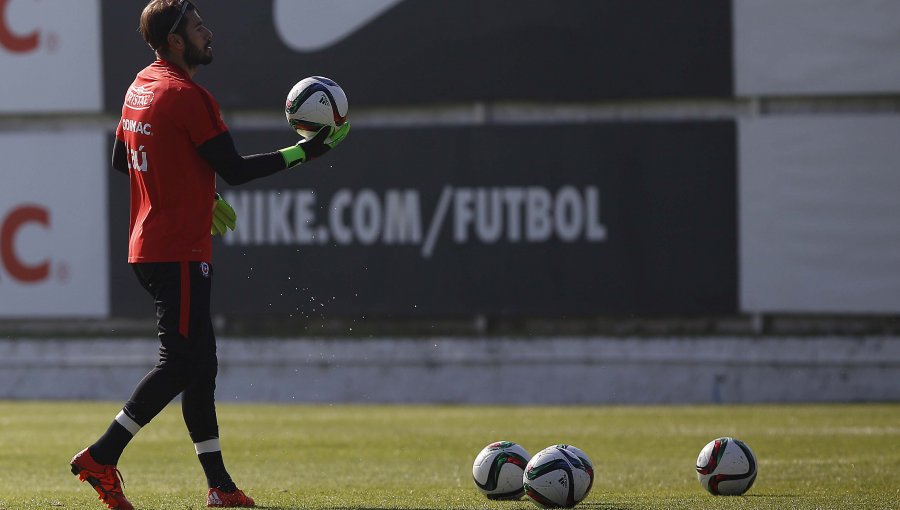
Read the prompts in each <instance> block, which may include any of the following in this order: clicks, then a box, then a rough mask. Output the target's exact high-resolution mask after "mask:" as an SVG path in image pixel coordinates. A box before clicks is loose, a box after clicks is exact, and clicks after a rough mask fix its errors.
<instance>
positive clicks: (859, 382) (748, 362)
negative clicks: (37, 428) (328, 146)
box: [0, 336, 900, 404]
mask: <svg viewBox="0 0 900 510" xmlns="http://www.w3.org/2000/svg"><path fill="white" fill-rule="evenodd" d="M156 357H157V342H156V340H155V339H152V338H150V339H136V338H117V339H112V338H94V339H91V338H66V339H22V340H0V398H4V399H101V400H122V401H124V400H125V399H127V398H128V397H129V395H130V394H131V391H132V389H133V388H134V386H135V384H137V382H138V381H139V380H140V378H141V377H143V375H144V374H145V373H146V372H147V371H148V370H149V369H150V368H151V367H152V366H153V365H154V364H155V362H156V359H157V358H156ZM217 388H218V389H217V399H218V400H219V401H220V402H228V401H237V402H363V403H419V402H434V403H497V404H663V403H665V404H669V403H672V404H686V403H751V402H838V401H840V402H845V401H900V337H893V336H889V337H860V338H848V337H809V338H806V337H709V338H707V337H702V338H701V337H697V338H643V337H642V338H607V337H583V338H579V337H540V338H458V337H454V338H395V339H389V338H368V339H350V338H311V339H274V338H244V339H238V338H220V339H219V377H218V381H217Z"/></svg>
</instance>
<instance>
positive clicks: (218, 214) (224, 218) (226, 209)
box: [209, 193, 237, 235]
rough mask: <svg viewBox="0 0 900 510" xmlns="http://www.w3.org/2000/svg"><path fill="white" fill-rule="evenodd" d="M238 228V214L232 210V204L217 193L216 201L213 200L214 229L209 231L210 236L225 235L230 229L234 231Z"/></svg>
mask: <svg viewBox="0 0 900 510" xmlns="http://www.w3.org/2000/svg"><path fill="white" fill-rule="evenodd" d="M236 226H237V213H235V212H234V209H232V208H231V204H229V203H228V202H226V201H225V199H224V198H222V196H221V195H219V194H218V193H216V197H215V200H213V219H212V227H211V228H210V229H209V233H210V235H216V234H219V235H225V232H227V231H228V229H231V230H232V231H233V230H234V228H235V227H236Z"/></svg>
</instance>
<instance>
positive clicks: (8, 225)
mask: <svg viewBox="0 0 900 510" xmlns="http://www.w3.org/2000/svg"><path fill="white" fill-rule="evenodd" d="M0 1H2V0H0ZM26 223H39V224H41V225H43V226H45V227H47V226H49V225H50V213H48V212H47V210H46V209H44V208H43V207H36V206H33V205H24V206H22V207H18V208H16V209H13V211H12V212H11V213H9V216H7V217H6V221H4V222H3V228H0V258H2V260H3V265H4V266H6V270H7V271H9V274H10V275H12V277H13V278H15V279H16V280H19V281H21V282H36V281H40V280H43V279H45V278H47V275H49V274H50V262H49V261H47V260H45V261H43V262H40V263H38V264H35V265H33V266H29V265H26V264H25V263H23V262H22V261H21V260H19V257H18V256H16V250H15V249H13V241H14V240H15V238H16V234H17V233H18V232H19V229H20V228H22V226H23V225H25V224H26Z"/></svg>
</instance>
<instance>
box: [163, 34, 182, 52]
mask: <svg viewBox="0 0 900 510" xmlns="http://www.w3.org/2000/svg"><path fill="white" fill-rule="evenodd" d="M166 41H167V42H168V43H169V48H177V49H179V50H184V39H182V38H181V36H180V35H179V34H169V35H168V36H166Z"/></svg>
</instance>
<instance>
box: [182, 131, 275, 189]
mask: <svg viewBox="0 0 900 510" xmlns="http://www.w3.org/2000/svg"><path fill="white" fill-rule="evenodd" d="M197 151H198V152H199V153H200V155H201V156H202V157H203V159H205V160H206V162H207V163H209V165H210V166H211V167H213V170H215V172H216V173H217V174H219V175H221V176H222V178H223V179H225V182H227V183H228V184H230V185H232V186H236V185H238V184H244V183H245V182H249V181H252V180H253V179H258V178H260V177H265V176H267V175H272V174H274V173H275V172H278V171H281V170H284V169H285V168H286V166H285V164H284V158H283V157H281V154H280V153H279V152H266V153H263V154H254V155H252V156H241V155H240V154H238V152H237V149H236V148H235V146H234V140H232V138H231V133H229V132H228V131H225V132H224V133H222V134H220V135H218V136H215V137H213V138H210V139H209V140H208V141H206V142H204V143H203V145H201V146H200V147H198V148H197Z"/></svg>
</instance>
